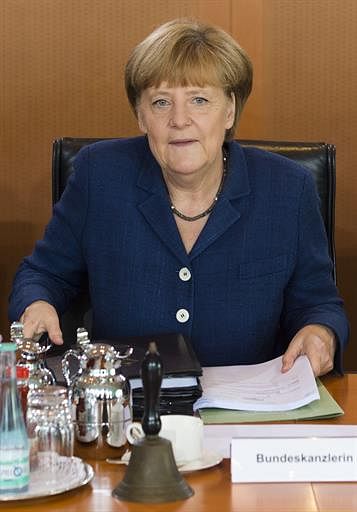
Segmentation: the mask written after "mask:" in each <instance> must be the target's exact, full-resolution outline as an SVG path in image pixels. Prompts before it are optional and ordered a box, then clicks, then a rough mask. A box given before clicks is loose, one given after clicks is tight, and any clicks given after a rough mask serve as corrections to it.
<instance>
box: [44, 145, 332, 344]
mask: <svg viewBox="0 0 357 512" xmlns="http://www.w3.org/2000/svg"><path fill="white" fill-rule="evenodd" d="M99 140H102V139H94V138H91V139H88V138H70V137H64V138H61V139H57V140H55V141H54V143H53V161H52V202H53V204H54V203H56V202H57V201H58V200H59V198H60V197H61V194H62V192H63V190H64V188H65V186H66V183H67V180H68V177H69V176H70V174H71V173H72V172H73V165H72V164H73V160H74V158H75V156H76V154H77V153H78V151H79V150H80V149H81V148H82V147H84V146H87V145H89V144H92V143H93V142H96V141H99ZM239 142H240V143H241V144H242V146H253V147H257V148H261V149H264V150H266V151H271V152H272V153H279V154H280V155H283V156H285V157H288V158H290V159H291V160H295V162H297V163H299V164H301V165H303V166H304V167H306V168H307V169H308V170H309V171H310V172H311V173H312V175H313V177H314V179H315V182H316V186H317V191H318V194H319V197H320V208H321V214H322V217H323V220H324V222H325V227H326V233H327V238H328V248H329V253H330V256H331V259H332V262H333V273H334V274H333V277H334V278H336V261H335V260H336V257H335V241H334V228H335V187H336V184H335V173H336V159H335V153H336V150H335V146H333V145H332V144H325V143H323V142H286V141H259V140H240V141H239ZM82 325H84V326H86V327H87V328H88V329H89V330H90V327H91V317H90V301H89V297H88V294H86V293H85V294H84V295H83V296H81V297H78V299H77V300H76V301H75V303H74V304H73V305H72V306H71V308H70V311H68V312H67V313H65V314H64V315H63V316H62V319H61V326H62V330H63V335H64V339H65V340H67V339H68V340H71V341H72V342H73V341H74V340H75V333H76V329H77V327H80V326H82Z"/></svg>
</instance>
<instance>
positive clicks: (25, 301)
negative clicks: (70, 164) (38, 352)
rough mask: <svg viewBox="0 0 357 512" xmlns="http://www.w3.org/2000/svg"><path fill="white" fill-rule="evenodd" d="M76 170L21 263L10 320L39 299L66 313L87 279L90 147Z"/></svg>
mask: <svg viewBox="0 0 357 512" xmlns="http://www.w3.org/2000/svg"><path fill="white" fill-rule="evenodd" d="M74 166H75V172H73V173H72V175H71V177H70V179H69V181H68V184H67V186H66V189H65V191H64V192H63V195H62V197H61V199H60V201H59V202H58V203H57V204H56V205H55V206H54V209H53V216H52V219H51V220H50V222H49V224H48V225H47V227H46V229H45V233H44V237H43V239H42V240H40V241H38V242H37V243H36V245H35V248H34V251H33V253H32V254H31V255H30V256H28V257H26V258H25V259H24V260H23V262H22V263H21V265H20V267H19V269H18V271H17V273H16V275H15V278H14V283H13V288H12V292H11V295H10V302H9V318H10V321H14V320H17V319H18V318H19V317H20V316H21V315H22V313H23V311H24V309H25V308H26V307H27V306H28V305H29V304H31V303H32V302H34V301H36V300H44V301H46V302H49V303H50V304H52V305H53V306H54V307H55V308H56V310H57V311H58V312H59V313H63V312H64V311H65V310H66V308H67V305H68V304H69V302H70V301H71V300H72V299H73V298H74V297H75V295H76V294H77V293H78V291H79V290H80V289H81V288H82V287H83V285H84V283H85V281H86V262H85V257H84V254H83V250H82V236H83V231H84V228H85V225H86V217H87V209H88V148H84V149H83V150H82V151H81V152H80V153H79V154H78V157H77V159H76V161H75V164H74Z"/></svg>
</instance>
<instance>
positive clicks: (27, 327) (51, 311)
mask: <svg viewBox="0 0 357 512" xmlns="http://www.w3.org/2000/svg"><path fill="white" fill-rule="evenodd" d="M20 322H21V323H22V324H23V326H24V337H25V338H35V339H36V338H39V337H40V336H41V335H42V334H43V333H44V332H47V334H48V336H49V338H50V340H51V341H52V342H53V343H55V344H56V345H62V343H63V338H62V331H61V329H60V324H59V318H58V315H57V311H56V310H55V308H54V307H53V306H51V304H49V303H48V302H45V301H44V300H37V301H35V302H32V304H30V305H29V306H27V308H26V309H25V311H24V312H23V314H22V316H21V318H20Z"/></svg>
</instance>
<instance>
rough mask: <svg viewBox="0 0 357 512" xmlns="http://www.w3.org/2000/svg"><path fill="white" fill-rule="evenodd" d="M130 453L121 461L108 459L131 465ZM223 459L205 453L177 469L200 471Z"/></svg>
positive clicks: (213, 454) (183, 471)
mask: <svg viewBox="0 0 357 512" xmlns="http://www.w3.org/2000/svg"><path fill="white" fill-rule="evenodd" d="M129 460H130V451H129V450H127V451H126V452H125V453H124V455H123V456H122V458H121V459H107V462H109V463H110V464H129ZM222 460H223V457H222V456H221V455H218V454H217V453H213V452H208V451H205V452H204V453H203V456H202V458H201V459H197V460H194V461H192V462H188V463H187V464H178V466H177V468H178V470H179V471H180V473H188V472H189V471H199V470H201V469H208V468H212V467H213V466H216V465H217V464H219V463H220V462H222Z"/></svg>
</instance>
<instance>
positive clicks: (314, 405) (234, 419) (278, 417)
mask: <svg viewBox="0 0 357 512" xmlns="http://www.w3.org/2000/svg"><path fill="white" fill-rule="evenodd" d="M316 383H317V388H318V390H319V393H320V400H314V401H313V402H310V403H309V404H307V405H304V406H303V407H299V408H298V409H292V410H291V411H282V412H260V411H241V410H239V411H237V410H232V409H218V408H207V409H200V410H199V414H200V417H201V418H202V420H203V423H204V424H206V425H209V424H212V423H218V424H219V423H260V422H264V421H294V420H312V419H314V420H316V419H321V418H334V417H335V416H341V415H342V414H344V412H343V410H342V409H341V407H340V406H339V405H338V403H337V402H335V400H334V399H333V398H332V396H331V395H330V393H329V392H328V391H327V389H326V388H325V386H324V385H323V384H322V382H321V381H320V380H319V379H316Z"/></svg>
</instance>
